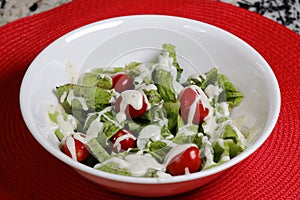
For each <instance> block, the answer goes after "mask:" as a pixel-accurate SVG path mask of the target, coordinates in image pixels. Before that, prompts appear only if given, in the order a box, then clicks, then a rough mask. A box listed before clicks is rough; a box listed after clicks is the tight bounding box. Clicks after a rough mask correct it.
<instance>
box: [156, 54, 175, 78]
mask: <svg viewBox="0 0 300 200" xmlns="http://www.w3.org/2000/svg"><path fill="white" fill-rule="evenodd" d="M158 64H159V66H158V67H157V68H158V69H163V70H165V71H168V72H170V74H171V76H172V77H173V80H176V78H177V69H176V67H175V66H174V65H173V58H172V57H169V52H167V51H164V52H163V53H161V54H159V55H158Z"/></svg>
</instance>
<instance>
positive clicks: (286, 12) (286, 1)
mask: <svg viewBox="0 0 300 200" xmlns="http://www.w3.org/2000/svg"><path fill="white" fill-rule="evenodd" d="M222 1H223V2H227V3H231V4H233V5H236V6H239V7H241V8H245V9H247V10H250V11H253V12H256V13H258V14H260V15H263V16H265V17H267V18H269V19H272V20H274V21H276V22H278V23H280V24H282V25H283V26H286V27H287V28H289V29H291V30H293V31H295V32H297V33H299V34H300V0H233V1H228V0H222Z"/></svg>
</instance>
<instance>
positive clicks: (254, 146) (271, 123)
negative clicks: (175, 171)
mask: <svg viewBox="0 0 300 200" xmlns="http://www.w3.org/2000/svg"><path fill="white" fill-rule="evenodd" d="M132 18H169V19H172V20H186V21H192V22H193V23H197V24H201V25H202V26H207V27H210V28H212V29H215V30H216V31H218V32H221V33H222V34H225V35H226V37H230V38H232V39H234V40H236V41H238V42H240V43H241V44H244V45H245V46H246V47H247V48H248V49H250V50H251V51H252V52H253V53H255V54H256V56H257V58H259V59H260V61H261V62H262V63H263V64H264V65H263V66H266V68H264V70H266V71H267V73H268V74H269V75H270V80H272V83H271V84H272V85H273V87H274V88H273V90H274V92H275V94H274V95H275V97H276V99H274V102H275V105H277V106H276V107H275V108H274V109H273V112H274V115H273V117H272V118H271V119H270V120H269V126H267V128H266V129H265V131H264V134H262V135H261V137H260V138H259V139H258V140H257V141H256V142H255V143H254V144H252V145H251V146H249V147H247V148H246V149H245V150H244V151H243V152H242V153H240V154H239V155H237V156H236V157H234V158H233V159H231V160H229V161H227V162H225V163H223V164H221V165H219V166H216V167H213V168H210V169H206V170H204V171H200V172H196V173H192V174H187V175H181V176H172V177H160V178H144V177H131V176H123V175H118V174H113V173H109V172H104V171H100V170H96V169H94V168H92V167H89V166H87V165H84V164H82V163H79V162H77V161H74V160H73V159H71V158H70V157H68V156H66V155H65V154H63V153H62V152H59V151H57V149H55V148H54V147H53V146H51V145H50V144H48V142H47V141H46V138H45V137H43V136H42V134H40V133H36V132H35V131H33V130H35V129H34V126H33V124H32V123H31V121H30V120H29V113H26V107H25V104H24V103H23V101H24V99H25V95H26V94H25V93H26V86H27V84H28V83H30V74H31V73H32V69H31V65H32V64H33V63H34V62H35V61H36V59H37V58H38V57H39V55H40V54H41V53H43V52H44V51H46V50H47V48H48V47H49V46H51V45H53V43H55V42H56V41H58V40H61V39H62V38H64V37H66V35H70V34H72V33H75V32H76V31H78V30H83V29H85V28H87V27H90V26H93V25H95V24H98V23H106V22H111V21H116V20H127V19H132ZM39 55H38V56H37V57H36V58H35V59H34V60H33V62H32V64H31V65H30V66H29V68H28V69H27V71H26V73H25V75H24V77H23V80H22V83H21V87H20V95H19V101H20V108H21V114H22V116H23V119H24V121H25V123H26V125H27V127H28V129H29V131H30V133H31V134H32V135H33V137H34V138H35V139H36V140H37V141H38V142H39V143H40V145H42V146H43V148H45V149H46V150H47V151H48V152H49V153H50V154H52V155H53V156H54V157H56V158H58V159H59V160H61V161H62V162H63V163H66V164H67V165H69V166H71V167H73V168H74V169H76V170H80V171H82V172H84V173H88V174H90V175H93V176H97V177H99V178H103V179H109V180H113V181H117V182H126V183H135V184H168V183H178V182H185V181H192V180H195V179H200V178H204V177H207V176H210V175H213V174H217V173H219V172H222V171H224V170H226V169H228V168H230V167H232V166H234V165H236V164H237V163H239V162H241V161H243V160H245V159H246V158H247V157H249V156H250V155H251V154H253V153H254V152H255V151H256V150H257V149H258V148H259V147H260V146H261V145H262V144H263V143H264V142H265V141H266V140H267V138H268V137H269V136H270V134H271V132H272V131H273V129H274V127H275V125H276V122H277V120H278V117H279V113H280V107H281V97H280V89H279V84H278V81H277V79H276V77H275V74H274V72H273V71H272V69H271V67H270V66H269V64H268V63H267V61H266V60H265V59H264V58H263V57H262V56H261V55H260V54H259V53H258V52H257V51H256V50H255V49H254V48H253V47H252V46H250V45H249V44H248V43H246V42H245V41H244V40H242V39H240V38H238V37H237V36H235V35H233V34H231V33H229V32H227V31H225V30H223V29H221V28H219V27H216V26H213V25H211V24H208V23H205V22H201V21H197V20H194V19H189V18H184V17H176V16H168V15H127V16H121V17H114V18H109V19H105V20H101V21H97V22H94V23H91V24H87V25H84V26H82V27H79V28H77V29H75V30H73V31H70V32H69V33H67V34H65V35H63V36H61V37H59V38H58V39H56V40H55V41H54V42H52V43H51V44H50V45H48V46H47V47H46V48H45V49H43V50H42V51H41V52H40V53H39ZM268 116H269V115H268Z"/></svg>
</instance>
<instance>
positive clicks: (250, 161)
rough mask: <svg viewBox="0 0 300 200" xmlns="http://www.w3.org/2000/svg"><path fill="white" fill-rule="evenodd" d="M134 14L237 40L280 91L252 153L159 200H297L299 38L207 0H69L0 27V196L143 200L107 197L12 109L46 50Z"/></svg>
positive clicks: (299, 182) (259, 18) (299, 196)
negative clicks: (184, 21)
mask: <svg viewBox="0 0 300 200" xmlns="http://www.w3.org/2000/svg"><path fill="white" fill-rule="evenodd" d="M141 2H143V3H141ZM82 11H84V12H85V14H84V15H83V14H82ZM136 14H163V15H172V16H180V17H185V18H190V19H194V20H198V21H202V22H206V23H209V24H212V25H214V26H217V27H219V28H222V29H224V30H226V31H228V32H230V33H232V34H234V35H236V36H237V37H239V38H241V39H242V40H244V41H246V42H247V43H248V44H250V45H251V46H252V47H254V48H255V49H256V50H257V51H258V52H259V53H260V54H261V55H262V56H263V57H264V58H265V59H266V61H267V62H268V63H269V64H270V66H271V68H272V70H273V71H274V73H275V75H276V77H277V79H278V82H279V86H280V89H281V98H282V104H281V112H280V116H279V119H278V122H277V124H276V126H275V128H274V130H273V132H272V134H271V135H270V137H269V138H268V139H267V141H266V142H265V143H264V144H263V145H262V147H261V148H259V150H257V151H256V152H255V153H254V154H253V155H251V156H250V157H248V158H247V159H246V160H244V161H243V162H241V163H239V164H237V165H236V166H234V167H232V168H231V169H229V170H227V171H226V172H225V173H224V174H223V175H222V176H221V177H220V178H218V179H216V180H214V181H212V182H210V183H208V184H207V185H205V186H203V187H201V188H199V189H196V190H194V191H191V192H188V193H185V194H182V195H178V196H174V197H168V198H166V199H172V200H174V199H300V173H299V172H300V160H299V158H300V134H299V132H300V126H299V124H300V112H299V110H300V106H299V105H300V102H299V98H298V96H297V94H298V92H299V89H300V87H299V85H300V79H299V78H298V77H299V75H300V74H299V68H300V35H299V34H297V33H295V31H292V30H290V29H288V28H286V27H284V26H282V25H280V24H278V23H276V22H274V21H272V20H270V19H267V18H266V17H262V16H261V15H259V14H256V13H254V12H250V11H248V10H246V9H243V8H239V7H237V6H233V5H230V4H228V3H223V2H216V1H207V0H199V1H194V0H165V1H159V0H144V1H140V0H122V1H118V0H111V1H105V0H90V1H89V4H87V3H86V1H84V0H73V1H72V2H71V3H67V4H64V5H61V6H59V7H56V8H54V9H51V10H49V11H46V12H43V13H40V14H37V15H33V16H30V17H26V18H22V19H20V20H16V21H14V22H11V23H9V24H7V25H4V26H1V27H0V52H1V53H0V74H1V76H0V92H1V104H0V110H1V115H0V122H1V126H0V146H1V151H0V157H1V162H0V199H66V197H67V198H70V199H142V198H138V197H130V196H124V195H119V194H117V193H114V192H108V191H106V190H105V189H103V188H101V187H100V186H98V185H95V184H94V183H92V182H90V181H88V180H86V179H84V178H82V177H81V176H80V175H78V174H77V173H76V172H75V171H74V170H72V169H71V168H70V167H69V166H67V165H66V164H64V163H62V162H61V161H59V160H57V159H55V158H54V157H53V156H51V155H50V154H49V153H48V152H47V151H46V150H44V149H43V148H42V147H41V146H40V145H39V144H38V143H37V141H36V140H35V139H34V138H33V137H32V136H31V134H30V132H29V130H28V129H27V127H26V125H25V123H24V121H23V119H22V116H21V112H20V107H19V91H20V85H21V81H22V78H23V76H24V74H25V72H26V70H27V68H28V66H29V65H30V63H31V62H32V61H33V59H34V58H35V57H36V56H37V55H38V54H39V53H40V52H41V51H42V50H43V49H44V48H45V47H46V46H47V45H49V44H50V43H51V42H53V41H54V40H56V39H57V38H59V37H60V36H62V35H64V34H66V33H68V32H69V31H72V30H74V29H76V28H78V27H81V26H83V25H86V24H89V23H92V22H96V21H99V20H103V19H108V18H112V17H118V16H126V15H136Z"/></svg>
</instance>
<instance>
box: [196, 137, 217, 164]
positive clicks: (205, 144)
mask: <svg viewBox="0 0 300 200" xmlns="http://www.w3.org/2000/svg"><path fill="white" fill-rule="evenodd" d="M200 152H201V154H202V155H204V156H205V157H206V162H205V164H204V167H203V169H206V168H207V167H209V166H211V165H214V164H216V163H215V162H214V152H213V148H212V143H211V142H210V141H209V140H208V138H207V136H203V137H202V147H201V149H200Z"/></svg>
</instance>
